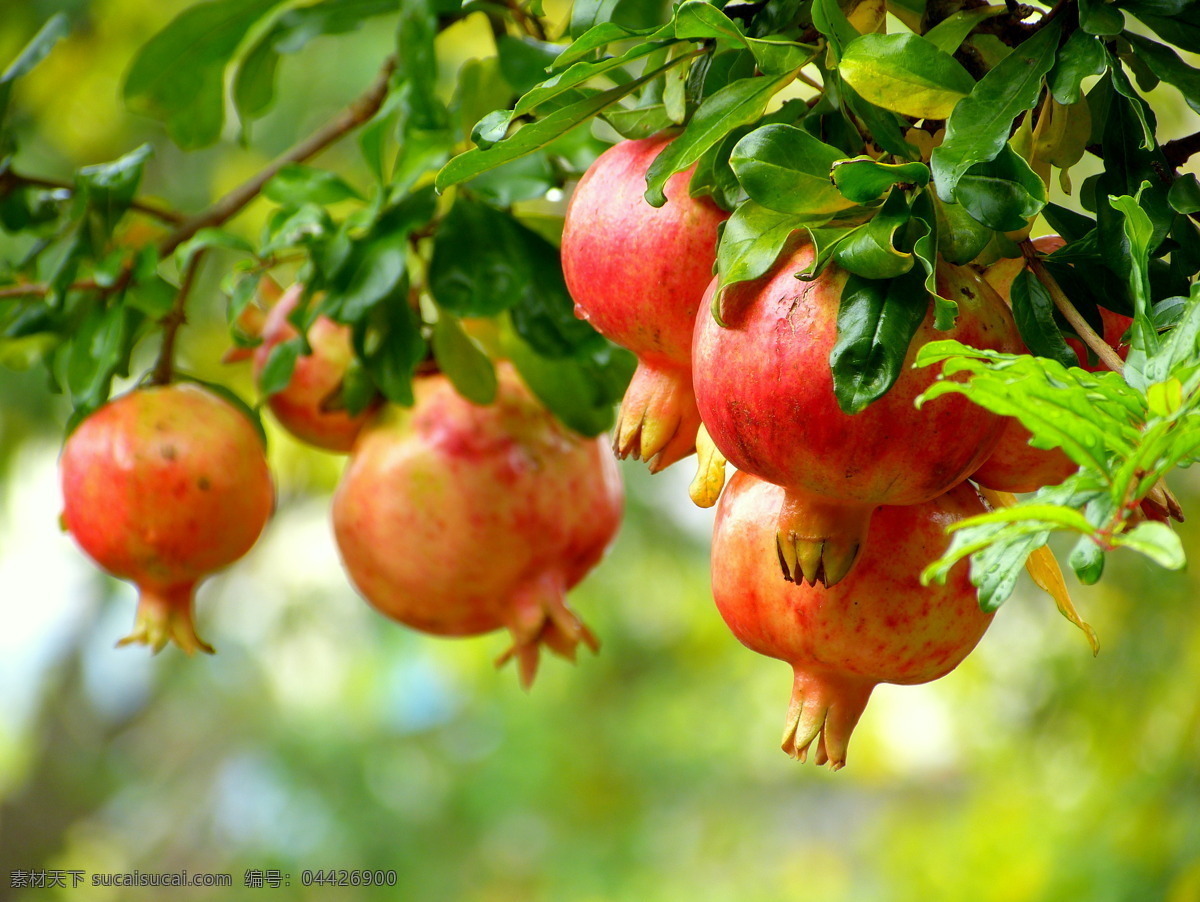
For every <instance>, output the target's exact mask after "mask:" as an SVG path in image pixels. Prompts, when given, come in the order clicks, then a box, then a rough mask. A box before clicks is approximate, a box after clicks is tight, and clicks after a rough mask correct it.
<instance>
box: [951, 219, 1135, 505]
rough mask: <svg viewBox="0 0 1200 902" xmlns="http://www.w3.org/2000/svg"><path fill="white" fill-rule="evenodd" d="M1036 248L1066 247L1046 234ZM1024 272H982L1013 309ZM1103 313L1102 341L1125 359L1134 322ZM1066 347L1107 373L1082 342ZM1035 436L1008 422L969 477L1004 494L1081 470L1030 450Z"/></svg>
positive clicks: (1010, 266)
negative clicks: (1090, 357)
mask: <svg viewBox="0 0 1200 902" xmlns="http://www.w3.org/2000/svg"><path fill="white" fill-rule="evenodd" d="M1033 245H1034V247H1036V248H1037V249H1038V250H1039V251H1041V252H1042V253H1044V254H1049V253H1053V252H1054V251H1056V250H1058V249H1059V248H1061V247H1063V246H1065V245H1066V242H1065V241H1064V240H1063V239H1062V238H1060V237H1059V236H1058V235H1045V236H1043V237H1041V238H1035V239H1034V241H1033ZM1024 268H1025V261H1024V260H1023V259H1002V260H997V261H996V262H995V263H993V264H992V265H991V266H989V267H988V268H987V269H986V270H984V273H983V276H984V280H985V281H986V282H987V283H988V285H989V286H990V287H992V288H994V289H995V290H996V291H997V292H998V293H999V295H1000V297H1001V298H1002V299H1003V300H1004V302H1005V303H1006V304H1011V303H1012V300H1011V297H1010V293H1011V290H1012V283H1013V281H1014V280H1015V279H1016V277H1017V275H1018V274H1019V273H1020V272H1021V271H1022V270H1023V269H1024ZM1099 310H1100V316H1101V319H1102V321H1103V323H1104V340H1105V341H1106V342H1108V343H1109V345H1111V346H1112V347H1113V348H1114V349H1116V351H1117V353H1118V354H1119V355H1120V356H1121V358H1122V359H1124V357H1125V355H1126V354H1128V353H1129V348H1128V347H1122V346H1121V338H1122V336H1123V335H1124V334H1125V332H1126V331H1127V330H1128V329H1129V326H1130V325H1131V324H1132V323H1133V320H1131V319H1130V318H1129V317H1127V316H1122V315H1121V314H1119V313H1114V312H1112V311H1111V310H1106V309H1104V308H1103V307H1101V308H1099ZM1067 344H1069V345H1070V346H1071V348H1072V350H1074V351H1075V355H1076V357H1077V358H1078V359H1079V365H1080V366H1081V367H1083V368H1084V369H1087V370H1091V371H1092V372H1098V371H1101V370H1105V369H1107V367H1105V366H1104V364H1103V363H1100V362H1099V361H1097V363H1095V364H1089V363H1088V359H1087V351H1086V349H1085V348H1084V345H1083V343H1082V342H1081V341H1079V340H1078V339H1076V338H1068V339H1067ZM1021 350H1023V351H1028V348H1025V347H1023V346H1022V348H1021ZM1032 437H1033V436H1032V434H1031V433H1030V432H1029V430H1028V429H1026V428H1025V427H1024V426H1022V425H1021V423H1020V421H1019V420H1016V419H1014V418H1011V417H1009V418H1006V424H1005V427H1004V431H1003V432H1002V433H1001V435H1000V441H999V442H998V443H997V444H996V448H995V450H994V451H993V452H992V454H991V456H990V457H988V459H987V460H986V461H984V462H983V465H982V466H981V467H980V468H979V469H978V470H976V471H975V473H974V475H973V476H972V477H971V478H972V479H974V480H975V481H976V482H977V483H979V484H980V485H982V486H985V487H987V488H989V489H995V490H997V491H1001V492H1036V491H1037V490H1038V489H1040V488H1042V486H1047V485H1057V484H1058V483H1060V482H1062V481H1063V480H1064V479H1066V478H1067V477H1068V476H1070V475H1071V474H1072V473H1074V472H1075V471H1076V470H1077V469H1079V467H1078V465H1077V464H1075V463H1074V461H1072V460H1071V458H1069V457H1067V455H1066V454H1064V453H1063V451H1062V449H1061V448H1050V449H1042V448H1035V447H1033V446H1032V445H1030V444H1029V440H1030V439H1031V438H1032Z"/></svg>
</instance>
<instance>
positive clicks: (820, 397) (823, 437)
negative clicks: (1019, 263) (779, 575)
mask: <svg viewBox="0 0 1200 902" xmlns="http://www.w3.org/2000/svg"><path fill="white" fill-rule="evenodd" d="M812 258H813V248H812V245H811V244H810V243H809V242H808V241H806V240H801V241H797V242H795V243H794V244H793V245H792V246H791V247H790V249H789V250H785V252H784V254H783V255H782V257H781V259H780V260H779V261H778V263H777V264H776V265H775V267H774V269H773V270H772V271H771V272H769V273H768V274H767V275H765V276H763V277H762V278H761V279H758V280H756V281H753V282H743V283H741V284H737V285H733V286H731V287H730V288H729V289H728V290H727V291H726V294H725V298H724V300H725V308H726V314H725V321H726V323H727V327H726V328H722V327H721V326H719V325H718V324H717V323H716V322H715V321H714V319H713V317H711V316H700V317H698V318H697V321H696V335H695V344H694V346H693V350H692V356H693V366H694V371H693V372H694V376H693V378H694V380H695V388H696V399H697V401H698V403H699V408H700V415H701V417H702V418H703V420H704V424H705V426H706V427H707V429H708V432H709V434H710V436H711V437H712V440H713V442H714V443H715V444H716V446H717V448H718V449H719V450H720V451H721V453H722V454H724V455H725V457H726V458H728V460H729V462H730V463H732V464H733V465H734V466H736V467H737V468H738V469H740V470H745V471H747V472H749V473H752V474H754V475H755V476H758V477H760V478H762V479H766V480H767V481H769V482H773V483H775V484H776V485H780V486H784V488H785V491H784V493H783V495H782V496H781V498H782V504H781V510H780V511H779V512H778V535H777V540H778V552H779V560H780V563H781V565H782V567H783V570H784V575H785V577H786V578H788V579H791V580H796V581H799V580H805V581H807V582H809V583H815V582H821V583H824V584H825V585H827V586H832V585H835V584H836V583H837V582H838V581H839V580H841V579H842V578H843V577H844V576H845V575H846V574H847V573H848V572H849V571H850V567H851V566H852V565H853V563H854V559H855V557H856V555H857V554H858V552H859V549H860V547H861V545H862V542H863V540H864V538H865V536H866V533H867V523H868V521H869V520H870V517H871V512H872V511H873V510H874V509H875V508H876V507H877V506H878V505H880V504H916V503H919V502H922V501H928V500H929V499H931V498H935V497H937V496H938V495H940V494H942V493H943V492H945V491H946V490H947V489H949V488H951V487H952V486H954V485H956V484H957V483H959V482H962V481H963V480H964V479H966V478H967V477H968V476H969V475H970V474H971V473H972V472H973V471H974V470H975V468H976V467H978V466H979V464H980V463H981V462H982V461H983V459H984V458H985V457H986V456H987V455H988V454H989V453H990V452H991V450H992V448H993V447H994V446H995V443H996V441H997V439H998V438H999V433H1000V429H1001V426H1002V422H1003V421H1002V419H1001V418H1000V417H998V416H995V415H993V414H990V413H987V412H986V411H984V410H983V409H982V408H980V407H977V406H975V405H974V404H972V403H971V402H969V401H967V400H966V399H965V398H962V397H959V396H956V397H954V398H953V400H952V403H946V404H944V403H943V399H939V400H938V401H936V402H934V403H932V404H929V405H926V406H925V407H924V408H923V409H922V410H917V409H916V408H915V407H914V404H913V402H914V400H915V399H916V397H917V396H918V395H919V394H921V392H923V391H924V390H925V389H926V388H928V387H929V385H930V384H932V382H933V381H934V379H935V378H936V376H937V373H938V371H939V368H938V367H927V368H924V369H913V368H912V359H913V357H914V355H915V354H916V352H917V349H918V348H920V347H921V345H923V344H925V343H926V342H928V341H933V340H937V339H943V338H952V339H957V340H959V341H962V342H964V343H965V344H968V345H971V346H972V347H977V348H994V349H997V350H1003V351H1011V350H1015V349H1016V348H1017V347H1018V341H1019V340H1018V338H1017V333H1016V327H1015V325H1014V323H1013V320H1012V315H1011V314H1010V313H1009V312H1008V310H1007V309H1006V308H1005V307H1004V305H1003V304H1002V303H1000V302H999V301H998V300H996V299H995V298H994V297H992V298H989V297H987V296H986V295H985V294H984V292H983V291H982V290H981V289H980V285H979V279H978V277H977V276H975V274H974V273H973V272H972V271H970V270H968V269H964V268H960V267H951V266H946V267H945V268H943V269H942V270H940V271H939V275H938V282H939V290H940V291H941V292H942V293H943V294H946V296H948V297H953V298H955V299H956V300H957V301H958V304H959V310H960V314H959V318H958V322H957V324H956V325H955V327H954V328H953V329H951V330H949V331H947V332H938V331H935V330H934V328H933V323H932V311H931V313H930V315H929V316H927V317H926V319H925V322H924V323H923V324H922V325H921V326H920V328H919V329H918V330H917V334H916V336H915V338H914V339H913V341H912V344H911V346H910V348H909V351H908V356H907V358H906V359H905V363H904V367H903V370H902V372H901V375H900V377H899V378H898V379H897V381H896V383H895V385H894V386H893V387H892V388H891V390H890V391H889V392H888V393H887V394H886V395H884V396H883V397H882V398H880V399H879V400H877V401H875V402H874V403H873V404H871V405H870V406H869V407H867V408H866V410H864V411H862V412H861V413H857V414H853V415H850V414H845V413H843V412H842V411H841V409H840V408H839V407H838V403H837V400H836V398H835V397H834V393H833V377H832V374H831V372H830V365H829V357H830V351H831V350H832V348H833V346H834V342H835V339H836V333H837V315H838V305H839V303H840V301H841V294H842V291H843V288H844V286H845V284H846V279H847V274H846V273H845V271H843V270H841V269H839V268H838V267H836V266H829V267H826V268H825V270H824V271H823V272H822V273H821V275H820V276H818V277H817V278H816V279H815V280H813V281H810V282H802V281H799V280H797V279H796V278H795V277H794V275H793V274H794V273H796V272H799V271H801V270H803V269H805V268H806V267H807V266H808V265H809V264H810V263H811V262H812ZM714 288H715V284H714V286H712V287H710V288H709V296H711V293H712V291H713V290H714ZM931 307H932V305H931ZM945 400H950V399H945Z"/></svg>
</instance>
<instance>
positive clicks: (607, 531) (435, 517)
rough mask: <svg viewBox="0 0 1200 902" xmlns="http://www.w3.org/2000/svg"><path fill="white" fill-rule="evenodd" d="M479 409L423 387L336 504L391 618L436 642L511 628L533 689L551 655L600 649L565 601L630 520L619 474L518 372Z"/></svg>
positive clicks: (359, 579)
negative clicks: (545, 653)
mask: <svg viewBox="0 0 1200 902" xmlns="http://www.w3.org/2000/svg"><path fill="white" fill-rule="evenodd" d="M497 376H498V377H499V388H498V390H497V394H496V400H495V402H494V403H493V404H491V405H489V406H487V407H479V406H476V405H474V404H471V403H470V402H468V401H466V400H465V399H463V398H462V397H461V396H459V395H458V394H457V393H456V392H455V391H454V388H453V386H452V385H451V384H450V382H449V381H448V380H447V379H446V378H445V377H444V376H442V375H432V376H426V377H422V378H419V379H418V380H417V381H416V383H415V384H414V392H415V395H416V404H415V406H414V407H413V408H412V409H411V410H406V409H402V408H395V407H394V408H389V409H387V410H385V411H384V412H383V413H382V414H381V415H380V417H379V418H378V419H377V420H376V421H375V422H373V423H372V424H371V425H370V426H368V428H367V429H366V430H365V431H364V432H363V434H362V436H361V438H360V439H359V442H358V444H357V445H356V446H355V449H354V453H353V454H352V455H351V458H350V464H349V466H348V467H347V468H346V471H345V473H344V474H343V476H342V480H341V483H340V484H339V486H338V489H337V493H336V494H335V496H334V500H333V526H334V532H335V534H336V536H337V543H338V548H339V549H340V550H341V555H342V561H343V563H344V564H345V567H346V570H347V571H348V572H349V574H350V578H351V580H352V581H353V583H354V585H355V586H356V587H357V588H358V591H359V592H360V593H362V595H363V596H364V597H365V598H366V599H367V601H368V602H370V603H371V604H372V605H373V606H374V607H375V608H377V609H378V610H379V611H380V612H382V613H383V614H385V615H387V616H388V617H391V618H392V619H394V620H397V621H399V622H400V623H404V624H406V625H408V626H411V627H413V628H415V629H419V630H422V631H424V632H428V633H433V634H435V635H442V636H470V635H476V634H479V633H486V632H490V631H491V630H495V629H499V628H501V627H507V629H508V630H509V632H510V633H511V634H512V640H513V645H512V648H511V649H510V650H509V651H507V652H505V654H504V655H502V656H501V658H500V660H499V661H497V664H498V665H499V664H502V663H504V662H505V661H507V660H508V659H510V658H516V660H517V663H518V667H519V675H520V679H521V683H522V685H524V686H526V687H528V686H529V685H530V684H531V683H532V681H533V678H534V675H535V673H536V670H537V665H538V646H539V644H541V643H545V645H546V646H548V647H549V648H550V650H551V651H553V652H556V653H557V654H560V655H562V656H564V657H566V658H569V659H573V658H574V655H575V649H576V647H577V646H578V644H579V643H580V642H582V643H584V644H585V645H587V646H588V647H590V648H591V649H592V650H593V651H594V650H596V648H597V647H598V645H597V642H596V639H595V637H594V636H593V635H592V633H591V631H590V630H588V628H587V627H586V626H585V625H584V624H583V623H582V622H581V621H580V620H579V618H578V617H577V616H576V615H575V614H574V613H573V612H572V611H571V610H570V608H568V607H567V605H566V599H565V592H566V590H567V589H569V588H571V587H572V586H574V585H575V584H576V583H578V582H579V581H580V580H581V579H582V578H583V577H584V575H585V574H587V572H588V571H589V570H591V569H592V567H594V566H595V565H596V563H597V562H598V561H599V560H600V558H601V556H602V555H603V553H604V550H605V548H606V547H607V546H608V544H609V542H610V541H611V539H612V538H613V536H614V535H615V533H616V531H617V526H618V525H619V523H620V517H621V500H622V499H621V485H620V479H619V477H618V474H617V467H616V463H615V462H614V461H613V459H612V456H611V455H610V454H608V453H607V452H606V451H605V449H604V447H603V443H602V442H601V441H600V440H598V439H584V438H581V437H579V436H578V435H575V434H574V433H569V432H567V431H566V430H565V429H564V428H563V427H562V426H561V425H560V424H559V423H558V422H557V421H556V420H555V419H554V417H553V416H551V414H550V413H548V412H547V411H546V410H545V409H544V408H543V407H542V406H541V405H540V404H539V403H538V402H537V401H536V400H535V399H534V398H533V396H532V395H531V394H530V393H529V391H528V389H526V388H525V386H524V385H523V384H522V383H521V382H520V380H519V378H518V377H517V375H516V373H515V371H514V370H513V368H512V366H511V365H510V364H507V363H502V364H500V365H499V366H498V367H497Z"/></svg>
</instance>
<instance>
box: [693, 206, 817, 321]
mask: <svg viewBox="0 0 1200 902" xmlns="http://www.w3.org/2000/svg"><path fill="white" fill-rule="evenodd" d="M804 223H805V220H803V219H802V218H800V217H796V216H793V215H791V214H789V213H777V212H776V211H774V210H769V209H767V208H766V207H763V206H760V205H759V204H756V203H755V202H754V201H752V200H747V201H744V202H743V203H741V204H740V205H739V206H738V208H737V209H736V210H734V211H733V215H732V216H730V217H729V219H728V220H726V222H725V225H724V228H723V230H722V232H721V243H720V244H719V245H718V246H717V275H718V278H719V281H718V283H717V284H718V289H719V290H718V292H717V294H716V295H714V297H713V305H714V311H713V312H714V314H717V315H718V319H719V310H718V309H716V308H717V307H719V304H720V293H721V292H722V291H724V290H725V288H727V287H728V286H730V285H734V284H736V283H738V282H747V281H750V280H751V279H757V278H759V277H760V276H763V275H766V273H767V271H768V270H770V269H771V267H772V266H774V265H775V261H776V260H777V259H778V258H779V255H780V253H781V252H782V251H783V248H784V245H785V244H786V243H787V240H788V237H789V236H790V235H791V234H792V233H793V232H794V231H796V230H797V229H798V228H801V227H802V226H803V225H804Z"/></svg>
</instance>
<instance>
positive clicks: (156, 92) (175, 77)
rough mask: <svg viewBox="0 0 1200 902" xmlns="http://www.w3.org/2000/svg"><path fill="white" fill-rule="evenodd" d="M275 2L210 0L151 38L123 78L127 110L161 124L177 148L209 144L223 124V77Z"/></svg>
mask: <svg viewBox="0 0 1200 902" xmlns="http://www.w3.org/2000/svg"><path fill="white" fill-rule="evenodd" d="M279 2H280V0H214V2H211V3H202V4H199V5H198V6H193V7H190V8H189V9H185V10H184V11H183V12H182V13H180V14H179V15H178V16H177V17H175V19H173V20H172V21H171V22H170V23H169V24H168V25H167V26H166V27H165V28H164V29H163V30H162V31H160V32H159V33H158V34H156V35H155V36H154V37H152V38H151V39H150V40H149V41H148V42H147V43H146V44H144V45H143V46H142V48H141V50H139V51H138V55H137V56H136V57H135V58H134V61H133V64H132V66H130V68H129V74H128V75H127V76H126V77H125V89H124V90H125V102H126V103H127V104H128V105H129V108H130V109H132V110H134V111H135V112H138V113H143V114H145V115H147V116H151V117H153V118H155V119H159V120H161V121H162V122H163V123H164V124H165V125H166V128H167V133H168V134H170V136H171V138H172V139H173V140H174V141H175V143H176V144H178V145H179V146H180V147H182V148H184V149H187V150H192V149H195V148H198V147H204V146H206V145H208V144H211V143H212V142H214V141H215V140H217V138H218V137H220V134H221V126H222V124H223V123H224V121H225V110H224V107H225V99H224V75H225V67H226V65H228V63H229V61H230V59H232V57H233V54H234V53H235V52H236V50H237V48H238V45H239V44H240V43H241V41H242V39H243V38H244V37H245V36H246V33H247V31H249V29H250V27H251V26H252V25H253V24H254V23H255V22H257V21H258V20H259V19H260V18H261V17H262V16H263V15H265V14H266V13H267V12H268V11H269V10H270V9H271V8H272V7H274V6H276V5H278V3H279Z"/></svg>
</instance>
